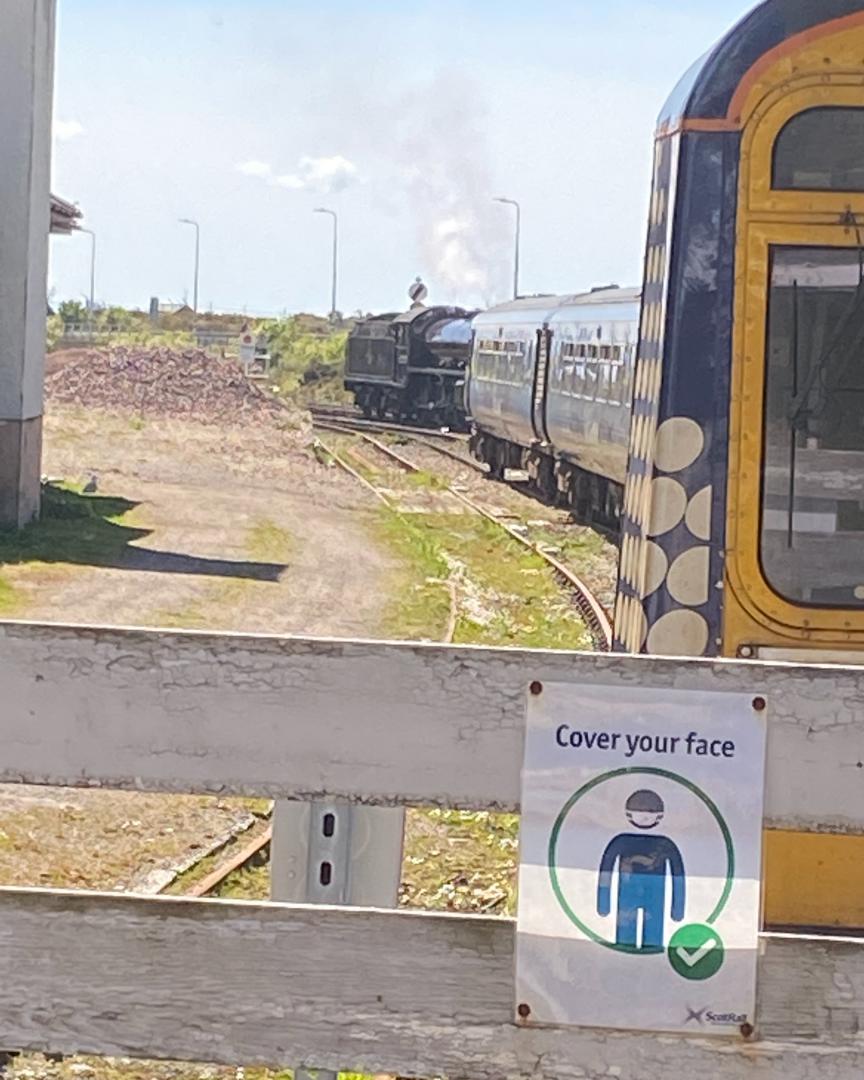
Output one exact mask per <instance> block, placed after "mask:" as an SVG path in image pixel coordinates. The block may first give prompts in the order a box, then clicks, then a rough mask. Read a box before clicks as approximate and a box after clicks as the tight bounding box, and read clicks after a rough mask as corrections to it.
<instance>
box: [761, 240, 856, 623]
mask: <svg viewBox="0 0 864 1080" xmlns="http://www.w3.org/2000/svg"><path fill="white" fill-rule="evenodd" d="M771 254H772V258H771V282H770V293H769V309H768V336H767V358H766V415H765V451H764V452H765V459H764V467H763V483H762V530H761V533H762V535H761V557H762V567H763V572H764V574H765V577H766V579H767V581H768V582H769V584H770V585H771V586H772V587H773V588H774V590H775V591H776V592H778V593H779V594H780V595H781V596H783V597H785V598H786V599H787V600H791V601H792V602H794V603H796V604H798V605H803V606H816V607H822V608H825V607H838V608H859V609H860V608H864V254H862V252H860V251H859V250H858V249H857V248H848V249H847V248H815V247H808V248H801V247H798V248H795V247H774V248H773V249H772V253H771Z"/></svg>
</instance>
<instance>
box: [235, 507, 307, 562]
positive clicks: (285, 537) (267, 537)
mask: <svg viewBox="0 0 864 1080" xmlns="http://www.w3.org/2000/svg"><path fill="white" fill-rule="evenodd" d="M294 546H295V545H294V537H293V536H292V535H291V534H290V533H289V532H288V530H287V529H283V528H282V527H281V526H279V525H276V524H275V523H274V522H272V521H268V520H267V519H266V518H262V519H260V520H259V521H256V522H255V524H254V525H253V526H252V527H251V529H250V530H249V533H248V535H247V538H246V550H247V552H248V553H249V557H250V558H251V559H256V560H258V561H259V562H274V563H284V562H287V561H288V559H289V558H291V556H292V555H293V554H294Z"/></svg>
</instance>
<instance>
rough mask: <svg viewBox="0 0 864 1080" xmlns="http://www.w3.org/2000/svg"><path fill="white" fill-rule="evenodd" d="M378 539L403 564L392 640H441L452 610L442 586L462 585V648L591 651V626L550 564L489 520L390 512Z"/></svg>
mask: <svg viewBox="0 0 864 1080" xmlns="http://www.w3.org/2000/svg"><path fill="white" fill-rule="evenodd" d="M376 536H377V537H378V539H379V540H381V541H383V542H384V543H385V544H386V545H387V546H389V547H390V549H391V550H392V551H393V552H394V553H395V554H396V555H397V557H398V558H399V559H400V561H401V563H402V565H403V576H402V581H401V583H400V584H401V588H400V591H399V597H398V599H397V600H396V601H395V602H394V603H393V604H392V605H391V606H390V608H389V609H388V612H387V615H386V620H385V629H386V632H387V634H388V635H389V636H392V637H395V638H400V639H404V640H417V639H428V640H440V639H441V637H442V635H443V632H444V628H445V627H446V625H447V619H448V616H449V611H450V598H449V593H448V591H447V590H446V589H444V588H442V584H441V583H442V581H446V580H448V579H450V578H455V579H456V581H457V591H458V594H459V597H460V608H461V613H460V616H459V620H458V623H457V628H456V637H455V639H454V640H455V642H456V643H458V644H465V645H521V646H523V647H527V648H548V649H573V650H579V649H584V648H586V647H588V645H589V637H588V634H587V631H586V629H585V625H584V623H583V622H582V619H581V618H580V616H579V615H578V613H577V612H576V611H575V609H574V608H573V606H572V604H571V603H570V600H569V598H568V597H567V596H566V594H565V593H563V592H562V591H561V589H560V588H559V586H558V584H557V582H556V580H555V578H554V576H553V574H552V573H551V571H550V570H549V568H548V566H547V564H546V563H545V562H544V561H543V559H542V558H541V557H540V556H539V555H535V554H534V553H532V552H530V551H529V550H528V549H527V548H523V547H522V546H521V545H520V544H517V543H516V541H515V540H512V539H510V538H509V537H508V536H507V535H506V534H505V533H503V532H502V531H501V530H500V529H498V528H497V527H496V526H495V525H494V524H493V523H492V522H490V521H487V520H486V519H485V518H480V517H477V516H475V515H469V514H440V513H439V514H413V515H404V516H402V515H399V514H397V513H395V512H392V511H387V510H384V511H383V512H382V515H381V517H380V518H379V523H378V526H377V528H376Z"/></svg>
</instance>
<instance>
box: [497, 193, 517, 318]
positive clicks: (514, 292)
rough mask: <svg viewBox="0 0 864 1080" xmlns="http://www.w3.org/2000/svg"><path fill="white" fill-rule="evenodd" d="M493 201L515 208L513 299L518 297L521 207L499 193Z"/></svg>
mask: <svg viewBox="0 0 864 1080" xmlns="http://www.w3.org/2000/svg"><path fill="white" fill-rule="evenodd" d="M495 202H499V203H504V204H505V206H513V207H515V209H516V251H515V256H514V260H513V299H514V300H518V299H519V248H520V245H521V242H522V207H521V206H520V205H519V203H518V202H517V201H516V200H515V199H505V198H502V197H501V196H500V195H499V196H496V197H495Z"/></svg>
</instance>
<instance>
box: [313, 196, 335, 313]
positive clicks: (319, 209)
mask: <svg viewBox="0 0 864 1080" xmlns="http://www.w3.org/2000/svg"><path fill="white" fill-rule="evenodd" d="M315 213H316V214H329V215H330V217H332V218H333V294H332V298H331V305H332V306H331V308H330V316H331V318H335V317H336V311H337V308H336V284H337V280H338V272H339V271H338V267H339V216H338V214H337V213H336V211H335V210H327V209H326V208H325V207H323V206H318V207H316V208H315Z"/></svg>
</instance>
